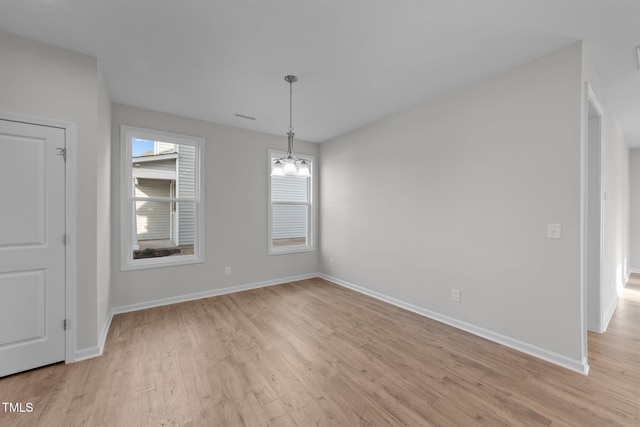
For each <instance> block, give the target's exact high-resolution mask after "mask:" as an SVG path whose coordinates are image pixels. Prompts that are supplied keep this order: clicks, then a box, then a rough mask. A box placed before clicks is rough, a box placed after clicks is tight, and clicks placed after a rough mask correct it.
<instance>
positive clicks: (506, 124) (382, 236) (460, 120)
mask: <svg viewBox="0 0 640 427" xmlns="http://www.w3.org/2000/svg"><path fill="white" fill-rule="evenodd" d="M581 93H582V88H581V46H580V45H574V46H571V47H569V48H566V49H564V50H562V51H559V52H557V53H555V54H552V55H549V56H546V57H544V58H541V59H539V60H537V61H534V62H531V63H529V64H526V65H524V66H521V67H519V68H517V69H514V70H511V71H509V72H506V73H504V74H502V75H500V76H497V77H495V78H492V79H488V80H485V81H482V82H480V83H477V84H474V85H472V86H469V87H467V88H464V89H461V90H459V91H456V92H454V93H451V94H449V95H447V96H445V97H442V98H440V99H437V100H434V101H432V102H428V103H425V104H422V105H419V106H417V107H414V108H412V109H409V110H407V111H405V112H402V113H400V114H397V115H394V116H392V117H389V118H386V119H383V120H381V121H379V122H376V123H374V124H372V125H369V126H366V127H364V128H362V129H359V130H357V131H354V132H351V133H348V134H345V135H343V136H340V137H338V138H335V139H334V140H332V141H328V142H325V143H323V144H322V145H321V147H320V157H321V161H320V169H321V171H320V176H321V200H320V206H321V218H322V223H321V269H322V271H323V272H326V273H327V274H329V275H331V276H334V277H337V278H339V279H342V280H345V281H347V282H350V283H353V284H355V285H358V286H362V287H365V288H367V289H370V290H372V291H376V292H379V293H382V294H385V295H388V296H391V297H393V298H397V299H399V300H402V301H405V302H408V303H410V304H413V305H415V306H418V307H422V308H425V309H427V310H432V311H435V312H437V313H440V314H443V315H446V316H449V317H452V318H454V319H458V320H460V321H464V322H468V323H470V324H473V325H476V326H478V327H481V328H485V329H488V330H490V331H494V332H496V333H499V334H502V335H505V336H507V337H510V338H513V339H517V340H520V341H523V342H525V343H528V344H531V345H534V346H538V347H540V348H543V349H546V350H547V351H551V352H555V353H557V354H559V355H562V356H564V357H566V358H569V359H572V360H574V361H581V358H582V337H583V335H584V333H583V329H582V325H581V303H580V301H581V300H580V293H581V282H580V232H581V228H580V227H581V222H580V214H581V198H580V197H581V187H580V183H581V165H580V155H581V139H580V138H581V131H580V129H581V110H580V102H581ZM548 223H559V224H562V239H560V240H550V239H548V238H547V237H546V231H547V224H548ZM329 259H333V261H334V262H333V265H331V263H330V262H329ZM452 288H456V289H460V290H461V291H462V300H461V302H460V303H456V302H453V301H452V300H451V289H452Z"/></svg>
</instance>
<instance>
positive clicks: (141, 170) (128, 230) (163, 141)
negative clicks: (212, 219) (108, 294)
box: [120, 126, 204, 270]
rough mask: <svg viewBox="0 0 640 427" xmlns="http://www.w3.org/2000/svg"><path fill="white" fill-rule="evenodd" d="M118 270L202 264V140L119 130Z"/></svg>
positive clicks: (140, 130) (144, 130)
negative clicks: (119, 203)
mask: <svg viewBox="0 0 640 427" xmlns="http://www.w3.org/2000/svg"><path fill="white" fill-rule="evenodd" d="M120 132H121V172H122V176H121V190H120V192H121V217H120V228H121V230H120V235H121V237H120V240H121V257H122V262H121V267H122V270H133V269H139V268H153V267H163V266H169V265H180V264H189V263H195V262H202V261H203V260H204V248H203V246H204V245H203V241H204V226H203V218H204V215H203V209H204V203H203V194H204V193H203V190H202V158H203V152H204V139H202V138H195V137H191V136H184V135H176V134H169V133H165V132H160V131H154V130H149V129H141V128H134V127H130V126H122V128H121V130H120Z"/></svg>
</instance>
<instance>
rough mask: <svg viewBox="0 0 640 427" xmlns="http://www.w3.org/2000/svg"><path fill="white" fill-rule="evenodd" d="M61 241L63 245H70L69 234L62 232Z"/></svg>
mask: <svg viewBox="0 0 640 427" xmlns="http://www.w3.org/2000/svg"><path fill="white" fill-rule="evenodd" d="M62 243H64V245H65V246H66V245H70V244H71V235H70V234H63V235H62Z"/></svg>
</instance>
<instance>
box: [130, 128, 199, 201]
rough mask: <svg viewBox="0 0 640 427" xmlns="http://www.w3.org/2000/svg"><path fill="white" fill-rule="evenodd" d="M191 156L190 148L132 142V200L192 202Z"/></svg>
mask: <svg viewBox="0 0 640 427" xmlns="http://www.w3.org/2000/svg"><path fill="white" fill-rule="evenodd" d="M195 154H196V150H195V147H194V146H191V145H185V144H170V143H167V142H161V141H148V140H141V139H135V138H134V139H132V141H131V155H132V157H131V175H132V177H131V178H132V180H133V183H132V184H133V185H132V194H133V196H134V197H179V198H183V199H192V200H193V199H195V191H196V188H195V185H196V179H195V176H196V175H195V174H196V170H195V169H196V168H195Z"/></svg>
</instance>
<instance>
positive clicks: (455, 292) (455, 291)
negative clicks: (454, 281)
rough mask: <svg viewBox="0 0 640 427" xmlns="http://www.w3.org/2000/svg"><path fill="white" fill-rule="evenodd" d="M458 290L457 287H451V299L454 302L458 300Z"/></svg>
mask: <svg viewBox="0 0 640 427" xmlns="http://www.w3.org/2000/svg"><path fill="white" fill-rule="evenodd" d="M460 294H461V292H460V290H459V289H451V299H452V300H453V301H455V302H460Z"/></svg>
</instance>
